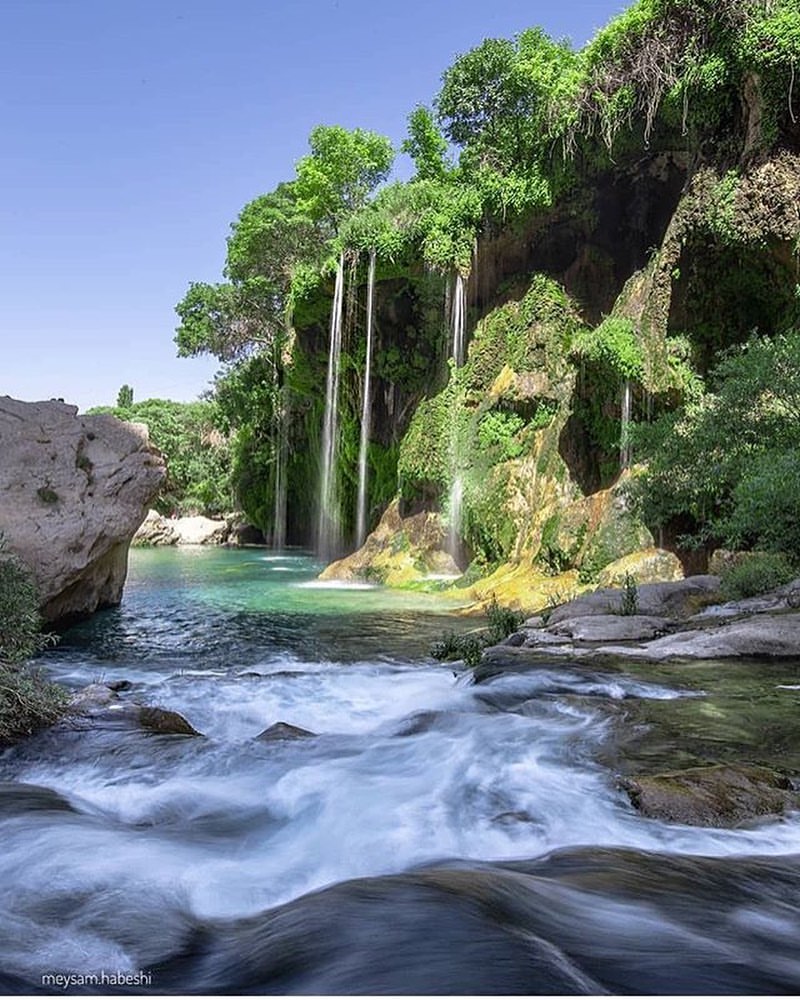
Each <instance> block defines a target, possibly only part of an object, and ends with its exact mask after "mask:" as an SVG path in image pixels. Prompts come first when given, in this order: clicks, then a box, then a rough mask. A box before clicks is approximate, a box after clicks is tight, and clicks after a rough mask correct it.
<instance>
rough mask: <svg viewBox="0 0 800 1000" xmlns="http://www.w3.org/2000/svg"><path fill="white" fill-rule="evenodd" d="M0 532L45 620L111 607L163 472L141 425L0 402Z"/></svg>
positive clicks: (56, 405)
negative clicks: (26, 574) (26, 573)
mask: <svg viewBox="0 0 800 1000" xmlns="http://www.w3.org/2000/svg"><path fill="white" fill-rule="evenodd" d="M0 454H2V456H3V461H2V464H1V465H0V531H2V533H3V535H4V537H5V541H6V545H7V547H8V549H9V550H10V551H11V552H12V553H14V554H15V555H16V556H18V557H19V558H20V559H21V560H22V561H23V562H24V563H25V564H26V565H27V566H28V567H29V568H30V570H31V572H32V574H33V577H34V579H35V581H36V585H37V586H38V588H39V592H40V594H41V599H42V615H43V617H44V618H45V620H46V621H49V622H54V621H59V620H66V619H71V618H75V617H84V616H86V615H88V614H91V613H92V612H93V611H96V610H97V609H98V608H104V607H110V606H113V605H115V604H119V601H120V598H121V597H122V588H123V585H124V582H125V576H126V573H127V557H128V546H129V544H130V541H131V538H132V537H133V535H134V532H135V531H136V529H137V528H138V527H139V525H140V524H141V523H142V520H143V519H144V516H145V512H146V511H147V509H148V507H149V505H150V503H151V502H152V500H153V499H154V498H155V496H156V495H157V494H158V491H159V489H160V488H161V485H162V483H163V482H164V479H165V476H166V471H165V468H164V462H163V459H162V458H161V455H160V454H159V452H157V451H156V450H155V449H154V448H153V447H151V445H150V443H149V440H148V434H147V428H146V427H144V426H143V425H141V424H127V423H123V422H122V421H121V420H117V418H116V417H112V416H110V415H108V414H97V415H94V416H86V415H78V410H77V407H75V406H68V405H66V404H64V403H60V402H55V401H51V402H41V403H24V402H19V401H18V400H14V399H11V398H10V397H9V396H2V397H0Z"/></svg>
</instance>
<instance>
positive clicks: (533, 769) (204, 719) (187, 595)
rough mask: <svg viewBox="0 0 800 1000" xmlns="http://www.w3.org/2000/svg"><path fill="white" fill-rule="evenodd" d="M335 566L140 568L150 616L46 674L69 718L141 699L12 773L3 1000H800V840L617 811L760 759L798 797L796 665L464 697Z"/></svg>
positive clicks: (455, 681)
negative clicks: (624, 780) (115, 986)
mask: <svg viewBox="0 0 800 1000" xmlns="http://www.w3.org/2000/svg"><path fill="white" fill-rule="evenodd" d="M317 568H318V567H317V565H316V563H315V562H314V561H313V560H312V559H309V558H308V557H304V556H299V555H296V554H293V555H289V554H287V553H282V554H280V555H278V554H259V553H257V552H254V551H253V550H222V549H216V550H215V549H202V550H199V551H189V550H183V551H175V550H172V549H167V550H165V549H152V550H144V549H138V550H134V551H133V552H132V553H131V580H130V585H129V587H128V589H127V591H126V595H125V600H124V602H123V604H122V606H121V607H120V608H116V609H113V610H110V611H108V612H105V613H103V614H102V615H99V616H97V617H96V618H95V619H94V620H93V621H92V622H89V623H83V624H79V625H77V626H75V628H74V629H73V630H71V631H70V632H69V633H67V635H66V636H65V638H64V639H63V640H62V643H61V644H60V645H59V646H58V647H57V648H55V649H48V650H45V651H44V652H43V654H42V655H41V657H40V658H39V667H40V668H41V669H42V670H43V671H45V673H46V674H47V676H49V677H51V678H52V679H55V680H58V681H60V682H62V683H64V684H66V685H68V686H69V687H70V688H72V689H80V688H82V687H83V686H84V685H87V684H89V683H92V682H95V681H96V680H97V678H98V677H103V678H104V679H105V680H106V682H107V683H111V682H124V683H121V684H120V685H119V688H120V690H119V695H118V698H115V699H114V700H113V702H112V705H111V707H109V708H106V709H103V708H102V707H100V706H98V707H97V709H96V710H93V711H92V712H91V714H89V715H83V716H82V715H80V714H76V716H75V717H74V718H72V717H71V718H70V719H69V720H68V721H67V723H66V724H63V725H60V726H58V727H56V728H55V729H53V730H51V731H50V732H45V733H42V734H40V735H39V736H37V737H35V738H34V739H33V740H32V741H30V742H28V743H23V744H20V745H19V746H18V747H14V748H10V749H6V750H4V752H3V754H2V755H0V842H1V843H2V845H3V849H2V851H0V993H3V994H4V995H8V994H10V993H12V994H13V993H17V994H31V993H33V994H38V995H41V994H42V993H48V994H50V993H51V992H57V993H65V994H66V993H70V994H74V993H76V992H77V993H85V992H90V993H92V995H95V994H96V993H97V992H103V991H102V990H99V991H98V990H95V989H89V990H83V989H71V990H68V989H67V985H66V984H64V983H63V980H65V979H66V978H67V977H68V976H70V975H76V976H82V975H87V974H88V975H92V976H94V975H97V976H100V975H101V974H102V973H103V972H104V971H105V973H109V972H111V973H115V972H118V973H120V974H122V975H131V976H134V975H137V974H138V973H139V972H140V971H144V972H145V974H146V977H147V978H145V979H144V980H141V979H140V984H141V985H142V986H143V987H144V988H143V989H136V990H133V991H131V992H135V993H137V994H141V993H142V992H147V993H152V994H156V995H164V994H169V995H173V994H186V993H189V994H192V995H197V994H210V995H230V994H247V995H255V994H258V995H263V994H280V995H287V994H292V995H294V994H301V995H308V994H325V995H328V994H333V995H343V994H364V993H367V994H373V993H384V994H386V993H390V994H392V995H399V994H409V993H410V994H412V995H418V994H425V993H437V994H443V995H465V994H470V993H471V994H475V993H481V994H484V995H486V994H491V993H502V994H506V995H530V994H535V993H537V992H539V993H547V994H552V993H556V994H564V993H568V994H569V993H575V992H578V993H580V992H583V993H591V994H595V995H598V994H608V993H611V994H622V995H626V994H632V993H633V994H645V993H651V994H652V993H656V994H661V993H680V994H724V995H730V994H731V993H737V992H745V993H751V994H758V995H764V994H769V995H787V994H789V995H793V994H796V993H797V992H798V990H800V963H798V960H797V941H798V939H799V938H800V874H798V865H797V858H796V855H797V853H798V851H800V815H798V814H797V813H796V812H794V813H787V814H786V815H784V816H782V817H781V818H780V820H777V819H772V820H771V819H769V818H768V817H764V818H763V820H762V822H760V823H759V824H758V825H757V826H756V825H753V826H742V827H738V828H733V829H721V828H713V827H710V828H709V827H690V826H683V825H681V824H680V823H678V822H673V821H666V820H660V819H654V818H644V817H643V816H641V815H639V814H638V813H637V812H636V811H635V810H634V808H633V807H632V806H631V804H630V803H629V802H628V800H627V797H626V796H625V795H624V794H623V793H622V792H621V791H620V789H619V787H618V776H619V774H620V773H622V774H631V773H634V774H635V773H637V772H639V771H640V770H641V768H642V766H643V765H644V768H645V770H646V771H648V772H649V771H652V770H653V769H655V770H671V769H673V767H674V764H675V761H676V760H680V761H683V762H684V764H685V761H686V760H687V757H688V758H689V759H692V758H694V757H695V756H696V755H697V754H698V753H699V754H701V755H704V754H708V752H709V750H708V748H712V752H713V753H716V752H717V749H718V748H719V747H723V748H724V749H725V750H726V757H725V759H727V753H728V751H729V750H730V749H732V748H731V746H730V734H731V733H734V734H735V736H736V741H737V744H738V741H742V742H741V746H742V747H743V748H744V747H747V748H748V749H747V750H743V751H737V752H745V753H753V752H754V749H753V748H754V747H755V746H756V745H758V746H759V750H758V751H757V754H758V756H759V758H761V757H762V756H766V760H765V763H770V762H771V761H772V760H774V759H775V756H776V755H777V754H780V760H781V762H782V764H784V765H785V766H786V767H787V768H788V769H791V771H792V772H795V773H796V770H797V766H798V765H797V761H798V751H797V750H796V749H794V748H792V746H791V741H789V743H788V744H787V743H786V742H785V741H784V740H783V739H781V740H772V741H767V742H766V743H765V741H764V738H763V732H764V729H763V726H764V720H765V719H768V720H769V724H770V725H774V726H776V729H775V732H777V733H791V732H793V731H794V729H793V727H794V728H796V727H795V719H796V707H795V706H796V701H795V698H794V694H795V691H794V688H793V687H792V685H795V684H796V682H797V671H798V667H797V664H796V663H794V662H789V661H780V660H776V661H771V662H769V663H762V664H760V665H759V667H758V669H757V670H755V671H754V670H752V668H751V667H749V666H748V665H747V664H739V665H737V664H736V663H733V662H732V663H730V664H729V665H728V666H727V667H726V670H725V671H720V670H719V666H718V664H716V663H713V662H710V663H706V664H697V663H693V664H692V665H691V666H690V667H682V666H681V665H680V664H670V665H668V666H667V665H663V664H662V665H653V664H644V663H639V664H636V663H634V664H627V665H626V664H625V663H624V662H620V663H612V664H609V665H608V667H607V668H606V666H605V665H601V664H600V663H598V662H593V663H591V664H589V665H582V666H581V665H579V664H572V663H567V662H561V663H554V664H550V665H548V664H547V663H545V662H542V663H539V664H538V666H537V668H536V669H533V670H532V669H526V666H527V664H526V663H525V661H524V660H522V659H520V658H519V657H518V656H517V655H513V656H512V655H511V654H512V653H516V652H518V651H515V650H513V649H510V650H508V652H507V653H506V654H504V655H503V656H497V657H495V658H493V660H492V661H491V662H490V663H487V664H485V665H484V666H483V667H482V668H478V669H477V670H476V671H474V672H469V671H466V670H464V669H463V668H455V667H454V668H453V669H451V666H450V665H449V664H448V665H440V664H434V663H433V662H431V660H430V658H429V657H428V656H427V653H426V650H427V648H428V646H429V644H430V641H431V639H432V638H433V637H434V636H437V635H441V633H442V629H443V627H445V626H446V624H448V622H447V621H446V619H443V618H442V606H441V604H440V602H441V600H442V597H441V595H439V596H437V597H436V598H434V597H433V595H427V594H419V593H412V592H402V591H388V590H386V589H384V588H380V587H369V586H366V589H354V588H353V587H352V585H351V586H350V587H347V586H343V585H342V584H341V583H339V584H337V585H336V587H335V588H334V587H333V586H329V587H327V588H326V587H324V586H321V585H320V583H319V581H316V580H315V579H314V578H315V574H316V570H317ZM364 587H365V585H363V584H362V585H361V588H364ZM426 609H427V610H428V611H429V612H431V613H430V614H426V613H425V610H426ZM452 625H453V627H454V628H455V629H457V630H458V631H461V630H462V629H466V630H469V629H470V628H471V627H472V626H471V625H470V624H469V623H467V622H465V621H463V619H454V620H453V621H452ZM454 672H455V673H457V674H458V677H454V676H453V674H454ZM784 697H785V699H786V700H785V701H784V700H783V698H784ZM136 705H149V706H162V707H163V708H165V709H168V710H170V711H173V712H180V713H181V714H182V715H183V716H184V717H185V718H186V719H187V720H188V721H189V722H190V723H191V724H192V725H193V726H194V727H195V728H196V729H197V730H198V731H199V732H201V733H203V734H205V735H204V736H197V735H195V736H187V735H167V734H166V733H162V734H160V735H154V734H153V733H152V732H150V731H147V730H143V729H142V728H141V726H140V723H138V722H137V721H136V719H137V718H140V716H138V715H137V712H136V710H135V706H136ZM623 705H624V706H625V711H620V708H621V707H622V706H623ZM737 706H738V707H737ZM678 719H680V720H682V721H681V722H680V733H681V735H680V736H678V735H676V734H677V732H678V730H677V729H675V725H676V720H678ZM278 721H282V722H284V723H287V724H289V725H292V726H295V727H298V729H300V730H303V729H304V730H306V731H307V732H306V735H305V736H303V737H301V736H296V737H295V738H288V737H287V735H286V733H285V732H284V733H283V736H282V737H281V734H280V732H279V733H278V734H277V735H278V738H276V734H275V732H274V724H275V723H276V722H278ZM270 734H271V735H270ZM313 734H317V735H316V736H315V735H313ZM648 734H649V735H648ZM795 746H796V744H795ZM713 748H716V749H713ZM443 859H447V860H443ZM423 866H424V867H423ZM353 880H355V881H353ZM306 893H313V894H312V895H304V894H306ZM676 956H679V957H680V960H679V961H678V960H677V958H676ZM55 974H57V975H59V976H60V977H62V980H61V981H60V982H59V984H58V985H59V988H58V989H57V990H55V989H54V988H53V987H54V984H53V982H52V977H53V976H54V975H55ZM43 976H46V977H48V978H47V980H45V979H43ZM48 981H49V982H50V987H51V988H50V989H49V990H47V989H43V985H44V984H45V983H46V982H48ZM73 985H74V983H73ZM109 992H114V993H118V992H124V991H118V990H111V991H109Z"/></svg>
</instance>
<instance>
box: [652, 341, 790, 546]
mask: <svg viewBox="0 0 800 1000" xmlns="http://www.w3.org/2000/svg"><path fill="white" fill-rule="evenodd" d="M712 386H713V388H714V390H715V391H713V392H709V393H707V394H706V395H705V396H703V397H702V398H700V399H698V400H696V401H694V402H690V403H689V404H688V405H687V406H686V407H685V408H684V410H683V412H682V413H680V414H676V415H674V416H673V415H670V416H665V417H664V418H662V420H661V422H660V428H659V429H660V434H659V435H658V437H657V438H656V439H651V442H650V444H651V448H653V449H654V450H653V451H652V454H651V455H650V465H649V469H648V471H647V472H646V473H645V474H644V475H643V476H642V477H641V478H640V479H639V480H637V483H636V485H635V493H636V496H637V498H638V501H639V503H640V505H641V509H642V512H643V514H644V516H645V518H646V519H648V520H649V521H650V522H651V523H655V524H663V523H666V522H667V521H669V520H670V519H672V518H676V517H685V516H686V515H689V516H690V517H691V518H692V520H693V522H694V524H695V526H696V527H695V531H694V537H695V538H697V539H700V540H702V539H704V538H718V539H721V540H722V541H724V542H727V543H728V544H731V545H733V546H734V547H736V546H740V547H758V548H766V549H769V550H781V549H783V550H784V551H786V552H787V553H790V554H792V555H795V556H798V555H800V530H798V527H797V525H798V523H799V522H800V501H799V500H798V497H799V496H800V493H798V474H797V471H796V469H797V464H796V460H797V455H798V451H800V333H798V332H796V331H794V332H790V333H787V334H785V335H782V336H779V337H776V338H774V339H772V340H770V339H767V338H763V337H753V338H751V339H750V340H749V341H748V342H747V343H746V344H745V345H743V346H741V347H738V348H733V349H731V350H730V351H728V353H727V354H726V355H725V356H724V357H723V359H722V360H721V361H720V363H719V364H718V365H717V367H716V368H715V369H714V371H713V373H712Z"/></svg>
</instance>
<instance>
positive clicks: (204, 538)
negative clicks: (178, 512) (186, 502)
mask: <svg viewBox="0 0 800 1000" xmlns="http://www.w3.org/2000/svg"><path fill="white" fill-rule="evenodd" d="M169 524H170V527H171V528H172V530H173V531H174V532H175V534H176V535H177V536H178V545H223V544H224V543H225V542H226V541H227V540H228V535H229V533H230V528H229V526H228V522H227V521H224V520H214V518H211V517H203V515H202V514H197V515H195V516H194V517H176V518H174V519H172V520H170V522H169Z"/></svg>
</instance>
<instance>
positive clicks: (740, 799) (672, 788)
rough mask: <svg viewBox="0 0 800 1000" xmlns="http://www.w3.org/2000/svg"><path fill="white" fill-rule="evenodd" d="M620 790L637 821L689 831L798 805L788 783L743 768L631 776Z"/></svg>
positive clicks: (733, 823)
mask: <svg viewBox="0 0 800 1000" xmlns="http://www.w3.org/2000/svg"><path fill="white" fill-rule="evenodd" d="M620 786H621V787H622V788H623V789H624V790H625V791H626V792H627V793H628V797H629V798H630V800H631V804H632V805H633V806H634V808H635V809H637V810H638V811H639V812H640V813H642V815H643V816H648V817H650V818H652V819H661V820H666V821H667V822H671V823H684V824H686V825H689V826H736V825H737V824H739V823H743V822H745V821H747V820H751V819H754V818H756V817H759V816H779V815H781V814H783V813H784V812H785V811H786V810H787V809H790V808H795V807H796V806H797V804H798V797H797V796H796V795H795V794H793V792H792V786H791V782H790V781H789V779H788V778H786V777H785V776H784V775H781V774H778V773H777V772H776V771H771V770H770V769H769V768H765V767H755V766H751V765H746V764H715V765H712V766H709V767H693V768H688V769H686V770H685V771H673V772H669V773H665V774H652V775H637V776H635V777H626V778H623V779H621V780H620Z"/></svg>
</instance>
